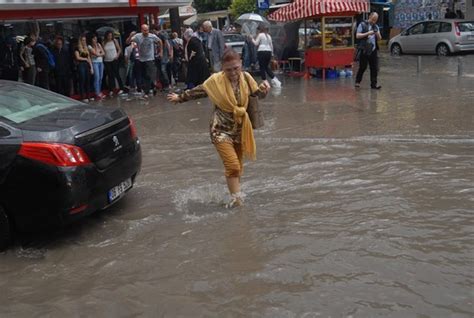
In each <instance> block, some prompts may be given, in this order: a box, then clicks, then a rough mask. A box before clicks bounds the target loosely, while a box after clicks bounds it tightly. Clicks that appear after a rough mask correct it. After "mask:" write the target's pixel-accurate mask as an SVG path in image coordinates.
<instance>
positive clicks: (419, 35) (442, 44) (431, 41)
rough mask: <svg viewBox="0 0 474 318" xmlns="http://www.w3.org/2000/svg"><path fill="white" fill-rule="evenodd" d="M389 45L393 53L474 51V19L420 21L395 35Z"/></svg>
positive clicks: (440, 53)
mask: <svg viewBox="0 0 474 318" xmlns="http://www.w3.org/2000/svg"><path fill="white" fill-rule="evenodd" d="M388 47H389V48H390V52H391V53H392V54H393V55H400V54H402V53H427V54H430V53H431V54H437V55H442V56H444V55H449V54H451V53H457V52H465V51H474V21H467V20H457V19H449V20H448V19H445V20H429V21H423V22H419V23H416V24H414V25H412V26H411V27H409V28H408V29H406V30H404V31H403V32H402V33H400V34H399V35H397V36H395V37H393V38H392V39H391V40H390V41H389V43H388Z"/></svg>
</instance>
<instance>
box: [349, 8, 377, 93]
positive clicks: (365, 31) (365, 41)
mask: <svg viewBox="0 0 474 318" xmlns="http://www.w3.org/2000/svg"><path fill="white" fill-rule="evenodd" d="M378 18H379V15H378V14H377V13H376V12H372V13H371V14H370V15H369V19H368V20H367V22H361V23H360V24H359V26H358V27H357V33H356V38H357V39H358V40H359V45H358V50H361V54H360V61H359V70H358V71H357V76H356V82H355V87H356V88H358V87H360V82H361V81H362V76H363V75H364V72H365V70H366V69H367V64H369V66H370V87H371V88H373V89H381V88H382V86H379V85H377V75H378V71H379V69H378V68H379V57H378V53H377V51H378V44H377V41H378V40H380V39H382V36H381V35H380V31H379V27H378V26H377V20H378Z"/></svg>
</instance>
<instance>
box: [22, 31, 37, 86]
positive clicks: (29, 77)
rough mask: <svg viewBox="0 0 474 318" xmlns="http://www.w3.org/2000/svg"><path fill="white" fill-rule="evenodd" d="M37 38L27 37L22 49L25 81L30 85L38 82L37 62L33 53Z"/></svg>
mask: <svg viewBox="0 0 474 318" xmlns="http://www.w3.org/2000/svg"><path fill="white" fill-rule="evenodd" d="M35 44H36V40H34V39H33V38H31V37H26V38H25V41H24V44H23V47H22V48H21V51H20V60H21V62H22V66H21V69H22V70H23V82H25V83H28V84H30V85H35V83H36V62H35V56H34V54H33V47H34V46H35Z"/></svg>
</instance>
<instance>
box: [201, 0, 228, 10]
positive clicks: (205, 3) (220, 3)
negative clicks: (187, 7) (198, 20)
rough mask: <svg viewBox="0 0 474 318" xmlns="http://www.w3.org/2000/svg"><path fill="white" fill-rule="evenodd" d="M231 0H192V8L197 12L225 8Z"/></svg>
mask: <svg viewBox="0 0 474 318" xmlns="http://www.w3.org/2000/svg"><path fill="white" fill-rule="evenodd" d="M231 2H232V0H194V8H196V11H197V12H198V13H205V12H210V11H218V10H227V8H229V6H230V4H231Z"/></svg>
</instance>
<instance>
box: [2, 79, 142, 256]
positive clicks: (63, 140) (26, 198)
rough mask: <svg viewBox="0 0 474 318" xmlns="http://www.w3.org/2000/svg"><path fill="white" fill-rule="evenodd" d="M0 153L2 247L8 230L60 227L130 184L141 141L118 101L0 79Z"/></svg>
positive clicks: (104, 205) (99, 206)
mask: <svg viewBox="0 0 474 318" xmlns="http://www.w3.org/2000/svg"><path fill="white" fill-rule="evenodd" d="M0 158H1V160H0V249H2V248H5V247H7V246H8V243H9V241H10V239H11V233H12V231H13V230H18V231H33V230H41V229H47V228H50V227H56V226H62V225H65V224H68V223H71V222H72V221H75V220H78V219H80V218H82V217H84V216H86V215H88V214H91V213H93V212H95V211H97V210H101V209H105V208H107V207H108V206H110V205H112V204H114V203H115V202H117V201H118V200H119V199H120V198H122V197H123V195H124V194H125V192H127V191H128V190H130V189H131V188H132V187H133V184H134V182H135V178H136V177H137V174H138V173H139V170H140V166H141V148H140V141H139V139H138V137H137V133H136V129H135V126H134V124H133V122H132V120H131V119H130V117H128V116H127V114H126V113H125V112H124V111H123V110H122V109H120V108H116V107H105V106H94V105H89V104H85V103H81V102H78V101H76V100H73V99H70V98H67V97H64V96H62V95H58V94H56V93H53V92H50V91H47V90H44V89H41V88H38V87H34V86H31V85H27V84H23V83H18V82H10V81H0Z"/></svg>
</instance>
